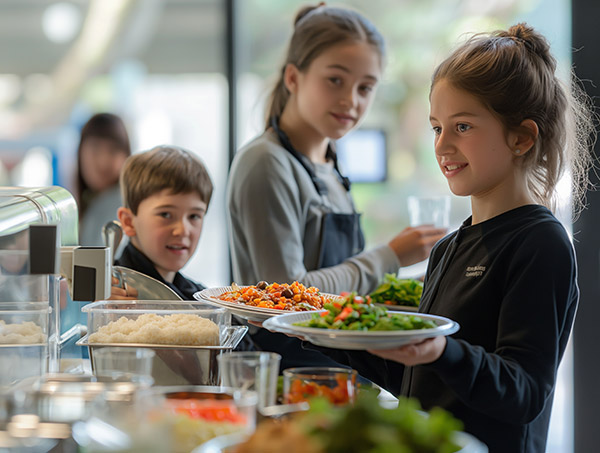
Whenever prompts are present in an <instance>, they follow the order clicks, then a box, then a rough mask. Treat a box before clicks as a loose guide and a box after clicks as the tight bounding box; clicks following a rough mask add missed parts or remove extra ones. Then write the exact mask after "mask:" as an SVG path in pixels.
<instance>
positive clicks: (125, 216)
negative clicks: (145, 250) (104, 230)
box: [117, 207, 135, 237]
mask: <svg viewBox="0 0 600 453" xmlns="http://www.w3.org/2000/svg"><path fill="white" fill-rule="evenodd" d="M117 217H118V218H119V222H121V228H122V229H123V233H125V234H126V235H127V236H129V237H132V236H135V226H134V225H133V219H134V217H135V215H134V214H133V212H131V209H129V208H124V207H120V208H119V209H118V210H117Z"/></svg>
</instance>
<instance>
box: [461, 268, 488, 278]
mask: <svg viewBox="0 0 600 453" xmlns="http://www.w3.org/2000/svg"><path fill="white" fill-rule="evenodd" d="M484 272H485V266H468V267H467V271H466V272H465V277H481V276H482V275H483V273H484Z"/></svg>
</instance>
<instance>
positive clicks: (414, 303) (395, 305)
mask: <svg viewBox="0 0 600 453" xmlns="http://www.w3.org/2000/svg"><path fill="white" fill-rule="evenodd" d="M422 294H423V282H422V281H420V280H416V279H414V278H398V277H397V276H396V275H394V274H385V276H384V277H383V281H382V282H381V284H380V285H379V286H378V287H377V288H376V289H375V291H373V292H372V293H371V294H370V295H369V296H370V298H371V301H372V302H373V303H374V304H380V305H385V307H386V308H388V309H390V310H396V309H400V310H407V311H417V309H418V307H419V303H420V302H421V295H422Z"/></svg>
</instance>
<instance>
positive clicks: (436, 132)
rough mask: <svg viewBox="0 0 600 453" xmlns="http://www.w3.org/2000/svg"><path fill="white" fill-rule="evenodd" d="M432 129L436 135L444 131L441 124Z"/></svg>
mask: <svg viewBox="0 0 600 453" xmlns="http://www.w3.org/2000/svg"><path fill="white" fill-rule="evenodd" d="M431 130H432V131H433V133H434V134H435V135H440V134H441V133H442V128H441V127H440V126H433V127H432V128H431Z"/></svg>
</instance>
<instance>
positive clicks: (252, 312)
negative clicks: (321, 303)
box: [194, 286, 340, 322]
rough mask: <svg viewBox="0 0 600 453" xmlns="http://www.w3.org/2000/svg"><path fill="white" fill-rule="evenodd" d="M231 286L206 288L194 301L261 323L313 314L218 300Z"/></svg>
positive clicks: (336, 297)
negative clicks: (276, 317) (301, 314)
mask: <svg viewBox="0 0 600 453" xmlns="http://www.w3.org/2000/svg"><path fill="white" fill-rule="evenodd" d="M239 288H247V286H240V287H239ZM233 290H234V289H233V288H232V287H231V286H219V287H216V288H207V289H204V290H202V291H199V292H197V293H196V294H194V299H196V300H207V301H209V302H212V303H214V304H218V305H220V306H221V307H223V308H226V309H227V310H229V311H230V312H231V313H233V314H234V315H236V316H239V317H240V318H244V319H247V320H248V321H256V322H263V321H266V320H267V319H269V318H271V317H273V316H280V315H282V314H285V313H314V311H315V310H311V311H291V310H275V309H273V308H261V307H252V306H251V305H246V304H242V303H239V302H229V301H227V300H221V299H219V296H220V295H221V294H223V293H225V292H228V291H233ZM320 294H321V295H322V296H325V297H328V298H331V299H340V296H336V295H333V294H326V293H320Z"/></svg>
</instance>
